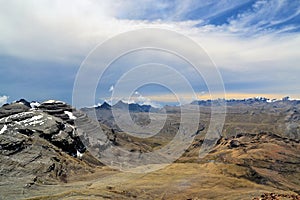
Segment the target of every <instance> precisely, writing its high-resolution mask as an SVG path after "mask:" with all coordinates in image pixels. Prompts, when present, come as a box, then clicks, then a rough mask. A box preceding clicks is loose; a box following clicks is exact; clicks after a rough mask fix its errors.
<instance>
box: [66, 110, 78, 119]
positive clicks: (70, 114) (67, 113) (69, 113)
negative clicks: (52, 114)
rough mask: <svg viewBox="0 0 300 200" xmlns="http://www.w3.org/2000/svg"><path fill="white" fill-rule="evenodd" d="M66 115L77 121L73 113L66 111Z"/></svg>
mask: <svg viewBox="0 0 300 200" xmlns="http://www.w3.org/2000/svg"><path fill="white" fill-rule="evenodd" d="M65 114H66V115H68V116H69V118H70V119H77V117H75V116H74V115H73V113H71V112H69V111H65Z"/></svg>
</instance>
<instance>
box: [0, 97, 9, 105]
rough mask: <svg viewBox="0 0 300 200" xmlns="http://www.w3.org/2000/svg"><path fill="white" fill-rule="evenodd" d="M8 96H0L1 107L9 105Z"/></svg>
mask: <svg viewBox="0 0 300 200" xmlns="http://www.w3.org/2000/svg"><path fill="white" fill-rule="evenodd" d="M8 98H9V97H8V96H5V95H4V96H0V106H2V105H3V104H6V103H7V100H8Z"/></svg>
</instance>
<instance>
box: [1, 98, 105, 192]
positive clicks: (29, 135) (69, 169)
mask: <svg viewBox="0 0 300 200" xmlns="http://www.w3.org/2000/svg"><path fill="white" fill-rule="evenodd" d="M34 105H35V106H33V107H34V108H32V107H31V105H30V103H26V101H25V100H22V101H18V102H15V103H12V104H8V105H5V106H3V107H1V108H0V163H1V168H0V182H1V185H0V190H3V189H5V188H7V189H8V188H9V187H10V186H11V185H12V184H13V185H14V186H13V187H12V190H11V192H16V190H21V189H22V188H24V187H25V188H26V187H32V186H33V185H35V184H38V183H43V184H48V183H49V184H50V183H51V184H52V183H53V182H57V181H58V182H68V180H69V177H71V176H73V175H75V174H84V173H90V172H92V171H93V168H94V166H95V164H96V165H97V164H100V163H99V162H97V161H96V159H94V158H93V157H91V156H90V154H89V153H88V152H86V148H85V146H84V145H83V143H82V142H81V140H80V138H79V135H78V130H77V127H76V126H74V120H75V119H76V116H74V115H73V113H72V112H73V111H74V110H73V108H72V107H71V106H70V105H67V104H66V103H64V102H60V101H46V102H44V103H41V104H40V105H39V104H37V103H34ZM87 160H89V161H91V160H92V161H94V162H93V163H91V162H88V161H87ZM3 187H4V188H3Z"/></svg>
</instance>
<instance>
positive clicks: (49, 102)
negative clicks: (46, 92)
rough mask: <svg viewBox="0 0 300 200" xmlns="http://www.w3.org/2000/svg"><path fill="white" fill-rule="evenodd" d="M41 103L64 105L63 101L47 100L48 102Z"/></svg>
mask: <svg viewBox="0 0 300 200" xmlns="http://www.w3.org/2000/svg"><path fill="white" fill-rule="evenodd" d="M43 103H45V104H51V103H62V104H65V102H63V101H57V100H48V101H44V102H43Z"/></svg>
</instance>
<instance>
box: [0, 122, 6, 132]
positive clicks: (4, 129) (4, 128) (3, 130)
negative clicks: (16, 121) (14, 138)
mask: <svg viewBox="0 0 300 200" xmlns="http://www.w3.org/2000/svg"><path fill="white" fill-rule="evenodd" d="M6 130H7V125H6V124H4V126H3V127H2V129H1V130H0V134H2V133H4V132H5V131H6Z"/></svg>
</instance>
